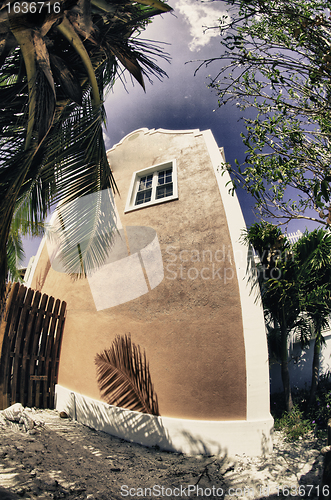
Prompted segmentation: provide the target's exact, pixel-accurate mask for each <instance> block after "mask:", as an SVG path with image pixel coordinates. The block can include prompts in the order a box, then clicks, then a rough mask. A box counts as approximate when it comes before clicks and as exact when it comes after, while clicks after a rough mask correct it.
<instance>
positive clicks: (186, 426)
mask: <svg viewBox="0 0 331 500" xmlns="http://www.w3.org/2000/svg"><path fill="white" fill-rule="evenodd" d="M55 408H56V409H57V410H58V411H65V412H66V413H67V414H68V415H69V416H70V417H71V418H73V419H74V420H77V421H78V422H80V423H81V424H84V425H87V426H88V427H91V428H93V429H96V430H98V431H103V432H106V433H108V434H111V435H112V436H116V437H119V438H122V439H125V440H127V441H131V442H135V443H138V444H142V445H144V446H159V447H160V449H162V450H168V451H176V452H182V453H187V454H190V455H201V454H204V455H205V454H212V455H227V456H229V457H233V456H235V455H241V454H245V455H248V456H261V455H263V454H268V453H270V452H271V451H272V438H271V434H272V429H273V419H272V418H271V417H270V418H267V419H265V420H251V421H246V420H233V421H206V420H186V419H178V418H169V417H155V416H154V415H147V414H146V413H139V412H136V411H131V410H126V409H123V408H118V407H116V406H111V405H108V404H106V403H104V402H102V401H98V400H95V399H91V398H89V397H87V396H83V395H82V394H78V393H75V392H73V391H71V390H70V389H66V388H65V387H62V386H60V385H56V387H55Z"/></svg>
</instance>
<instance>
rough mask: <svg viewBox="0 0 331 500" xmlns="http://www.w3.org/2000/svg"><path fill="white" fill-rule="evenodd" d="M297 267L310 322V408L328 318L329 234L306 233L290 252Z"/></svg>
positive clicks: (330, 286) (330, 290) (330, 292)
mask: <svg viewBox="0 0 331 500" xmlns="http://www.w3.org/2000/svg"><path fill="white" fill-rule="evenodd" d="M293 250H294V252H295V254H296V258H297V259H298V262H299V264H300V276H299V279H300V280H301V283H302V294H303V297H304V301H305V304H304V309H305V312H306V314H307V316H308V318H309V319H310V321H311V322H312V326H313V329H312V330H313V337H314V356H313V363H312V379H311V388H310V397H309V402H308V403H309V404H312V403H313V402H314V399H315V394H316V389H317V386H318V379H319V365H320V353H321V349H322V346H323V344H325V340H324V337H323V334H322V331H323V329H324V328H326V327H328V325H329V318H330V314H331V233H330V232H329V230H325V229H316V230H314V231H312V232H311V233H308V232H306V233H305V234H304V235H303V237H302V238H301V239H300V240H299V241H298V242H297V243H296V244H295V245H294V248H293Z"/></svg>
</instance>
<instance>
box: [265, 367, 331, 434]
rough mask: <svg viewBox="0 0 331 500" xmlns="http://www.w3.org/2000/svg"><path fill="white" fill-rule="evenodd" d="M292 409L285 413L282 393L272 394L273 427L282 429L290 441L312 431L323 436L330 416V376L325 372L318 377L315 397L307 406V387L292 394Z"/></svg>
mask: <svg viewBox="0 0 331 500" xmlns="http://www.w3.org/2000/svg"><path fill="white" fill-rule="evenodd" d="M292 398H293V403H294V409H293V411H292V412H290V413H287V412H286V410H285V403H284V395H283V394H282V393H278V394H272V396H271V405H270V406H271V413H272V416H273V417H274V419H275V429H276V430H283V431H284V432H285V434H286V435H287V438H288V439H289V440H291V441H294V440H296V439H298V438H299V437H300V436H301V437H303V436H305V435H306V434H307V433H308V432H310V431H314V433H315V435H317V436H318V437H325V436H326V431H327V423H328V420H329V419H330V418H331V376H330V374H327V375H325V376H322V377H321V378H320V382H319V385H318V388H317V392H316V399H315V401H314V403H313V405H311V406H310V407H309V406H308V400H309V389H300V390H297V391H294V392H293V395H292Z"/></svg>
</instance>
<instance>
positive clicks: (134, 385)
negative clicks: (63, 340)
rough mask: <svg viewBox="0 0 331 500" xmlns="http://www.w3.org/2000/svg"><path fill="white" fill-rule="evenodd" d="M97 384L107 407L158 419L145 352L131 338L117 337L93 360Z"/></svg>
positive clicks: (155, 398)
mask: <svg viewBox="0 0 331 500" xmlns="http://www.w3.org/2000/svg"><path fill="white" fill-rule="evenodd" d="M95 364H96V366H97V377H98V384H99V388H100V392H101V395H102V398H103V399H105V400H106V402H107V403H108V404H111V405H115V406H120V407H122V408H127V409H130V410H134V411H140V412H142V413H150V414H152V415H159V408H158V402H157V396H156V394H155V392H154V387H153V384H152V382H151V376H150V372H149V365H148V363H147V361H146V354H145V351H144V352H143V353H142V352H141V350H140V347H139V346H137V345H135V344H134V343H132V342H131V337H130V335H125V336H119V335H118V336H117V337H116V338H115V340H114V342H113V344H112V346H111V348H110V349H108V350H105V351H104V352H103V353H102V354H97V356H96V357H95Z"/></svg>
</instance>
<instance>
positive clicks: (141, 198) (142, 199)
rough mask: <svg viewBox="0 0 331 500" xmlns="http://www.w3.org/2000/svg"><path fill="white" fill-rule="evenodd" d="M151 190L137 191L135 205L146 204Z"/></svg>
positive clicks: (149, 199)
mask: <svg viewBox="0 0 331 500" xmlns="http://www.w3.org/2000/svg"><path fill="white" fill-rule="evenodd" d="M151 196H152V190H151V189H146V190H145V191H139V192H138V193H137V197H136V203H135V205H141V204H142V203H147V202H148V201H151Z"/></svg>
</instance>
